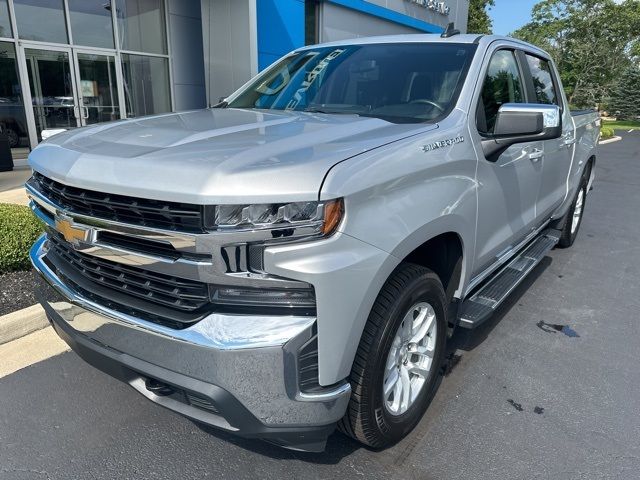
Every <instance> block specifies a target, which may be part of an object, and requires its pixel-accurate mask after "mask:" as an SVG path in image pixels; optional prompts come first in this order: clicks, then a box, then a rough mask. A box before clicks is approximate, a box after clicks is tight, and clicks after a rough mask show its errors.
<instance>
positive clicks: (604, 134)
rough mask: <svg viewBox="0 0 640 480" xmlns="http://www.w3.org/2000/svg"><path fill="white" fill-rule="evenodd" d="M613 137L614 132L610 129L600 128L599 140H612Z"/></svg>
mask: <svg viewBox="0 0 640 480" xmlns="http://www.w3.org/2000/svg"><path fill="white" fill-rule="evenodd" d="M614 135H615V131H614V130H613V128H611V127H604V126H603V127H602V128H600V139H601V140H606V139H607V138H612V137H613V136H614Z"/></svg>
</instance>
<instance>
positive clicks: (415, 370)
mask: <svg viewBox="0 0 640 480" xmlns="http://www.w3.org/2000/svg"><path fill="white" fill-rule="evenodd" d="M445 319H446V301H445V292H444V289H443V287H442V283H441V282H440V279H439V278H438V276H437V275H436V274H435V273H433V272H432V271H431V270H429V269H427V268H424V267H421V266H418V265H413V264H409V263H402V264H400V266H399V267H398V268H397V269H396V271H395V272H394V273H393V274H392V276H391V277H390V278H389V279H388V280H387V282H386V284H385V285H384V287H383V288H382V290H381V291H380V293H379V294H378V298H377V299H376V301H375V303H374V305H373V308H372V310H371V314H370V315H369V319H368V320H367V324H366V326H365V331H364V332H363V334H362V339H361V340H360V345H359V346H358V351H357V353H356V359H355V361H354V364H353V368H352V371H351V377H350V382H351V389H352V395H351V400H350V402H349V407H348V409H347V413H346V415H345V417H344V418H343V419H342V420H341V421H340V423H339V424H338V427H339V428H340V430H342V431H343V432H344V433H346V434H347V435H349V436H351V437H353V438H355V439H356V440H358V441H360V442H362V443H364V444H365V445H369V446H371V447H375V448H383V447H387V446H390V445H392V444H394V443H396V442H397V441H399V440H400V439H402V438H403V437H405V436H406V435H407V434H408V433H409V432H410V431H411V430H412V429H413V428H414V427H415V426H416V424H417V423H418V422H419V421H420V419H421V418H422V415H423V414H424V412H425V410H426V409H427V407H428V405H429V403H430V402H431V399H432V398H433V396H434V395H435V392H436V387H437V385H438V376H439V372H440V367H441V365H442V361H443V357H444V354H445V340H446V334H447V324H446V321H445Z"/></svg>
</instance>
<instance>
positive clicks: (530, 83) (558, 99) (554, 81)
mask: <svg viewBox="0 0 640 480" xmlns="http://www.w3.org/2000/svg"><path fill="white" fill-rule="evenodd" d="M520 52H521V54H522V60H523V68H524V70H525V74H526V83H527V90H529V95H530V97H531V99H532V100H531V101H530V103H534V104H536V105H546V104H544V103H539V102H538V96H537V95H536V88H535V85H534V83H533V73H532V72H531V68H530V67H529V62H528V61H527V55H528V56H530V57H533V58H537V59H539V60H542V61H544V62H547V64H548V65H549V73H550V75H551V83H552V84H553V89H554V90H555V94H556V103H552V104H550V105H555V106H557V107H559V108H560V114H562V113H564V105H563V103H564V102H563V101H562V93H561V88H560V83H559V82H558V79H557V77H556V69H555V67H554V64H553V61H552V60H551V59H550V58H548V57H546V56H544V55H540V54H539V53H533V52H531V51H529V50H520Z"/></svg>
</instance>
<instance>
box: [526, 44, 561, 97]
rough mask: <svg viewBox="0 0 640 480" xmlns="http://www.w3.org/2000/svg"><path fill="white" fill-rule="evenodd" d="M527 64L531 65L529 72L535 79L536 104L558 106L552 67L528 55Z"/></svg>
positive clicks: (544, 61)
mask: <svg viewBox="0 0 640 480" xmlns="http://www.w3.org/2000/svg"><path fill="white" fill-rule="evenodd" d="M527 63H528V64H529V70H531V76H532V77H533V88H534V90H535V92H536V102H537V103H546V104H549V105H558V97H557V95H556V88H555V86H554V85H553V78H552V76H551V65H549V62H547V61H546V60H543V59H541V58H538V57H534V56H532V55H527Z"/></svg>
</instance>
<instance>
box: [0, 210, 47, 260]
mask: <svg viewBox="0 0 640 480" xmlns="http://www.w3.org/2000/svg"><path fill="white" fill-rule="evenodd" d="M42 230H43V229H42V225H41V224H40V222H38V220H36V217H35V216H34V215H33V213H31V209H30V208H29V207H25V206H23V205H10V204H6V203H0V273H6V272H13V271H16V270H28V269H29V267H30V263H29V249H30V248H31V245H33V242H35V241H36V239H37V238H38V236H40V234H41V233H42Z"/></svg>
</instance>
